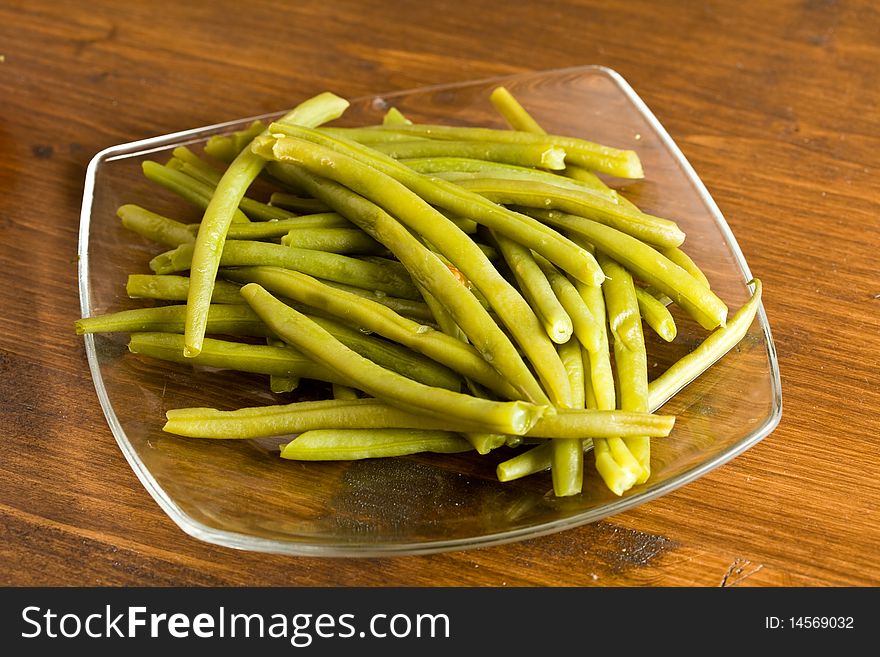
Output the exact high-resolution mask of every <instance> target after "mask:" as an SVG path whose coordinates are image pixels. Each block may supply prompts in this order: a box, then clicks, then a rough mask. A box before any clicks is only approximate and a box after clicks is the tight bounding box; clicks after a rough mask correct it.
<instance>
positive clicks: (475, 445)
mask: <svg viewBox="0 0 880 657" xmlns="http://www.w3.org/2000/svg"><path fill="white" fill-rule="evenodd" d="M462 437H463V438H464V440H465V441H467V443H468V445H469V446H470V447H471V448H472V449H474V450H476V452H477V454H482V455H486V454H488V453H489V452H491V451H492V450H493V449H498V448H499V447H503V446H504V445H506V444H507V436H506V435H504V434H503V433H485V432H484V433H477V432H474V431H468V432H465V433H463V434H462Z"/></svg>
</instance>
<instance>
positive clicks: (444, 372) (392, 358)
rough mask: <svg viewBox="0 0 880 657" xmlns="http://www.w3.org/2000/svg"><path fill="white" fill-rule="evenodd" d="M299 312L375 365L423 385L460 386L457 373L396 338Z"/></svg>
mask: <svg viewBox="0 0 880 657" xmlns="http://www.w3.org/2000/svg"><path fill="white" fill-rule="evenodd" d="M303 316H304V317H306V318H307V319H308V320H309V321H311V322H313V323H315V324H317V325H318V327H320V328H321V329H323V330H324V331H326V332H327V333H329V334H330V335H331V336H332V337H333V338H334V339H336V340H338V341H339V342H341V343H342V344H343V345H345V346H346V347H347V348H348V349H351V350H352V351H354V352H355V353H357V354H359V355H360V356H363V357H364V358H367V359H368V360H371V361H372V362H374V363H375V364H376V365H380V366H381V367H384V368H385V369H387V370H390V371H392V372H396V373H397V374H401V375H403V376H405V377H406V378H408V379H412V380H413V381H418V382H420V383H424V384H425V385H427V386H432V387H435V388H445V389H446V390H453V391H455V392H459V391H460V390H461V382H462V379H461V375H459V374H458V373H456V372H453V371H452V370H450V369H449V368H448V367H446V366H445V365H442V364H441V363H438V362H437V361H435V360H433V359H431V358H428V357H426V356H424V355H423V354H420V353H418V352H416V351H413V350H412V349H409V348H407V347H405V346H403V345H400V344H398V343H396V342H390V341H388V340H384V339H382V338H378V337H376V336H373V335H367V334H365V333H363V332H362V331H360V330H358V329H355V328H352V327H350V326H348V325H347V324H344V323H342V322H340V321H338V320H336V319H333V318H331V317H322V316H318V315H313V314H304V315H303Z"/></svg>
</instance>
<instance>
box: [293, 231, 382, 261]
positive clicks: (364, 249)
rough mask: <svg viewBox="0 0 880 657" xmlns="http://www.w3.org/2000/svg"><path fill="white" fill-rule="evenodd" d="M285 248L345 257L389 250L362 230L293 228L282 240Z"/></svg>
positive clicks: (374, 253)
mask: <svg viewBox="0 0 880 657" xmlns="http://www.w3.org/2000/svg"><path fill="white" fill-rule="evenodd" d="M281 243H282V244H283V245H284V246H295V247H296V248H298V249H314V250H315V251H327V252H329V253H341V254H344V255H353V254H373V255H379V254H382V253H385V252H386V251H387V249H385V247H384V246H382V245H381V244H379V243H378V242H377V241H376V240H374V239H373V238H372V237H370V236H369V235H367V234H366V233H365V232H364V231H362V230H361V229H360V228H355V227H352V228H291V229H290V230H289V231H288V232H287V235H285V236H284V237H282V238H281Z"/></svg>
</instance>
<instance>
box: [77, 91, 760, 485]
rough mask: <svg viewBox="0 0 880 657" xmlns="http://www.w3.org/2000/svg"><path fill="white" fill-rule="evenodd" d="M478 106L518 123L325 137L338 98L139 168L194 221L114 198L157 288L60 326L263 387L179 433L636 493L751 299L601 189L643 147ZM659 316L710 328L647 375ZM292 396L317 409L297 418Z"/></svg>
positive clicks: (504, 103) (180, 418) (128, 285)
mask: <svg viewBox="0 0 880 657" xmlns="http://www.w3.org/2000/svg"><path fill="white" fill-rule="evenodd" d="M489 101H490V102H491V103H492V105H493V106H494V107H495V109H496V110H497V111H498V112H499V114H500V115H501V117H503V118H504V119H505V120H506V121H507V123H508V124H509V126H510V129H496V128H488V127H485V128H463V127H458V126H454V125H420V124H418V123H413V122H412V121H410V120H409V119H408V118H406V117H405V116H404V115H403V114H402V113H401V112H400V111H399V110H397V109H396V108H392V109H391V110H389V111H388V113H387V114H386V115H385V117H384V119H383V121H382V124H381V125H371V126H361V127H358V128H338V127H329V126H325V125H324V124H325V123H328V122H330V121H332V120H334V119H336V118H338V117H340V116H341V115H342V114H343V112H344V111H345V109H346V108H347V107H348V102H347V101H345V100H344V99H342V98H339V97H338V96H335V95H334V94H331V93H323V94H320V95H318V96H315V97H314V98H310V99H308V100H306V101H305V102H304V103H302V104H301V105H299V106H298V107H296V108H295V109H294V110H292V111H291V112H290V113H288V114H287V115H286V116H284V117H283V118H282V119H280V120H279V121H276V122H275V123H272V124H271V125H268V126H266V125H265V124H263V123H260V122H255V123H254V124H253V125H251V126H250V127H249V128H247V129H246V130H242V131H239V132H236V133H233V134H229V135H217V136H214V137H211V138H210V139H209V140H208V141H207V143H206V144H205V145H204V148H203V149H201V151H200V150H199V149H198V148H196V147H192V148H190V147H178V148H175V149H174V151H173V153H172V154H171V157H170V159H168V160H167V161H165V162H158V161H153V160H148V161H145V162H143V172H144V175H145V176H146V178H147V179H148V180H150V181H152V182H154V183H156V184H157V185H158V186H159V187H161V188H162V189H164V190H166V192H170V193H172V194H174V195H176V196H178V197H179V198H180V199H182V200H183V201H186V202H188V203H190V204H192V205H194V206H195V207H196V208H198V209H199V210H200V211H201V212H202V217H201V220H200V221H199V222H197V223H187V222H183V221H180V220H179V219H177V218H174V217H166V216H163V215H160V214H157V213H156V212H153V211H151V210H149V209H147V208H145V207H142V206H141V205H136V204H133V203H127V204H125V205H122V206H121V207H120V208H119V209H118V212H117V214H118V216H119V218H120V220H121V223H122V226H123V227H125V228H126V229H128V230H129V231H131V232H132V233H135V234H136V235H138V236H139V237H140V238H143V239H146V240H149V241H151V242H153V243H155V244H156V245H157V247H156V253H155V256H154V257H153V258H152V260H150V262H149V263H148V264H149V267H150V269H151V270H152V272H153V273H152V274H143V273H132V274H131V275H129V276H128V279H127V281H125V282H124V284H125V290H126V292H127V294H128V296H129V297H131V298H133V299H143V300H144V301H143V303H144V307H141V308H137V309H133V310H125V311H119V312H113V313H108V314H104V315H97V316H92V317H84V318H81V319H79V320H77V321H76V322H75V330H76V332H77V333H78V334H85V333H126V334H128V335H129V340H130V342H129V350H130V352H131V353H133V354H137V357H139V358H152V359H161V360H165V361H169V362H174V363H184V364H191V365H193V366H207V367H211V368H217V369H227V370H235V371H240V372H248V373H250V374H251V375H255V374H256V375H262V376H265V377H266V378H267V385H268V387H269V389H270V390H271V392H272V393H274V394H275V395H276V396H277V398H278V403H277V404H275V405H270V406H261V407H252V408H240V409H238V410H234V411H218V410H215V409H212V408H184V409H169V410H168V411H167V414H166V415H167V417H166V419H167V422H166V424H165V426H164V430H165V431H166V432H168V433H171V434H175V435H178V436H183V437H188V438H196V439H215V440H216V439H254V438H265V437H276V438H278V439H279V455H280V457H281V458H283V459H292V460H300V461H315V460H340V459H343V460H353V459H362V458H380V457H381V458H386V457H400V456H405V455H409V454H414V453H417V452H433V453H438V454H448V453H457V452H473V453H474V454H476V455H478V456H476V457H475V458H484V459H486V463H487V464H488V465H487V467H489V468H491V469H492V470H494V473H495V476H496V477H497V479H498V480H499V481H510V480H513V479H518V478H520V477H524V476H528V475H534V474H537V473H541V472H546V471H548V470H549V471H550V479H549V481H550V482H551V485H552V488H553V491H554V493H555V494H556V495H557V496H569V495H578V494H582V491H583V482H584V479H585V478H587V477H591V476H597V477H599V478H601V480H602V481H603V482H604V483H605V485H607V487H608V489H610V490H611V491H613V492H614V493H615V494H617V495H623V494H624V493H625V492H626V491H628V490H630V489H631V488H633V487H634V486H638V485H641V484H644V483H646V482H648V481H649V480H650V476H651V458H652V457H651V452H652V450H651V446H652V441H653V440H654V439H667V440H674V435H673V436H672V437H671V438H670V437H669V436H670V434H671V433H672V431H673V427H674V424H675V418H674V417H673V416H670V415H662V414H657V410H658V409H659V408H660V406H661V405H663V404H664V403H665V402H666V401H667V400H668V399H669V398H670V397H672V396H673V395H674V394H676V393H677V392H678V391H679V390H681V389H682V388H684V387H685V386H687V385H688V384H689V383H690V382H691V381H693V380H694V379H696V378H697V377H699V376H700V375H701V374H702V373H703V372H704V371H705V370H706V369H708V368H709V367H710V366H712V364H713V363H715V362H716V361H717V360H719V359H720V358H722V357H723V356H724V354H726V353H727V352H728V351H730V350H731V349H732V348H733V347H734V346H735V345H736V344H738V343H739V341H740V340H742V338H743V337H744V336H745V334H746V332H747V331H748V329H749V326H750V325H751V324H752V321H753V320H754V317H755V314H756V312H757V309H758V307H759V305H760V298H761V283H760V281H758V280H754V281H751V282H750V284H751V285H752V286H753V293H752V296H751V298H750V300H749V301H748V302H746V303H745V304H744V305H743V306H742V307H741V308H739V309H738V310H737V312H736V313H735V314H733V315H732V317H731V318H730V319H729V320H728V308H727V306H726V304H725V303H724V302H723V301H722V300H721V299H720V298H719V297H718V295H717V294H716V293H715V292H714V291H713V290H712V289H711V288H710V282H709V279H708V278H707V276H706V275H705V274H704V273H703V272H702V271H701V270H700V268H699V267H698V266H697V264H696V263H694V261H693V260H692V259H691V258H690V257H689V256H688V255H687V254H686V252H685V250H684V249H683V248H682V245H683V244H684V243H685V238H686V235H685V233H684V232H683V231H682V230H681V229H680V228H679V226H678V225H677V224H676V223H675V221H674V220H673V219H672V218H667V217H657V216H654V215H652V214H649V213H646V212H643V211H642V210H640V209H639V208H638V207H636V206H635V204H633V203H632V202H631V201H630V200H629V199H627V198H625V196H624V195H623V193H621V192H620V191H618V190H615V189H613V188H611V187H609V186H608V185H607V184H606V183H605V182H604V180H603V176H614V177H622V178H641V177H643V175H644V171H643V169H642V163H641V161H640V160H639V157H638V155H637V153H635V152H634V151H631V150H623V149H618V148H613V147H611V146H606V145H602V144H597V143H594V142H590V141H587V140H584V139H580V138H576V137H573V136H565V135H552V134H547V133H546V132H545V131H544V130H543V129H542V128H541V126H540V125H539V124H538V123H537V121H535V119H534V118H533V117H532V116H531V115H530V114H529V113H528V112H527V111H526V109H525V108H523V107H522V106H521V105H520V104H519V103H518V101H517V100H516V99H515V98H514V97H513V95H512V94H510V92H509V91H508V90H506V89H504V88H503V87H499V88H498V89H495V90H494V91H493V93H492V94H491V96H490V98H489ZM258 178H259V179H260V181H261V183H260V187H258V186H256V185H252V184H253V183H254V182H255V181H256V180H257V179H258ZM685 248H686V247H685ZM670 304H674V305H675V306H676V307H677V308H678V310H680V311H681V312H683V313H684V314H685V315H687V316H689V317H690V318H691V319H693V320H694V321H696V322H697V323H698V324H699V325H700V326H702V327H703V328H704V329H705V330H706V331H707V335H706V338H705V339H704V340H703V341H702V342H701V343H700V344H699V345H698V346H697V347H696V348H695V349H693V350H691V351H690V353H688V355H686V356H685V357H683V358H682V359H680V360H679V361H678V362H676V363H674V364H673V365H672V366H670V367H669V368H668V369H667V370H666V371H665V372H663V373H662V374H660V375H659V376H657V377H655V378H654V380H651V381H649V377H648V366H647V363H648V353H647V347H646V339H645V331H646V330H651V331H653V332H654V333H656V334H657V335H658V336H659V337H660V338H661V339H662V340H664V341H666V342H673V341H675V340H676V337H677V327H676V320H675V315H674V313H673V312H672V311H671V310H670V308H668V307H667V306H669V305H670ZM303 381H312V382H314V385H313V386H312V387H311V389H312V391H314V390H315V389H317V390H324V391H325V393H326V399H325V400H322V401H300V398H301V397H299V396H298V391H299V390H300V388H301V387H302V386H303ZM312 394H313V392H312ZM486 455H489V456H486ZM585 455H587V456H585ZM438 458H439V457H438ZM588 462H589V463H591V464H592V466H593V467H592V468H588V467H585V465H586V464H587V463H588Z"/></svg>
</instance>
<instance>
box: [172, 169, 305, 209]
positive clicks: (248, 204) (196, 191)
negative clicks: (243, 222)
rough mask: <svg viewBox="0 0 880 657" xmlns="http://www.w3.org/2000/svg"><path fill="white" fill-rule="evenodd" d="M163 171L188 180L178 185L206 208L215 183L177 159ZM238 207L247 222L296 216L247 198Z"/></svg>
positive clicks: (243, 198) (181, 180) (201, 172)
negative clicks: (174, 173) (171, 172)
mask: <svg viewBox="0 0 880 657" xmlns="http://www.w3.org/2000/svg"><path fill="white" fill-rule="evenodd" d="M165 169H166V170H169V171H174V172H176V174H183V175H184V176H186V177H187V178H189V180H183V179H182V178H181V179H180V181H179V184H180V185H181V187H182V188H183V189H185V191H187V192H188V193H190V194H193V195H194V198H196V199H198V202H197V205H199V207H201V206H207V204H208V202H209V201H210V199H211V196H213V194H214V189H215V187H216V182H211V180H210V179H209V178H208V177H207V176H206V175H205V173H204V171H201V170H199V169H196V168H195V167H193V166H192V165H190V164H189V163H188V162H181V161H180V160H178V159H177V158H172V159H171V160H170V161H169V162H168V164H166V165H165ZM166 180H167V176H166ZM238 207H239V209H240V210H241V211H242V212H243V213H244V214H245V216H247V217H248V219H249V220H250V219H253V220H254V221H284V220H285V219H291V218H292V217H295V216H296V215H295V214H293V213H292V212H289V211H288V210H286V209H284V208H279V207H274V206H272V205H268V204H266V203H263V202H261V201H257V200H255V199H252V198H250V197H248V196H244V197H242V199H241V202H240V203H239V204H238ZM317 209H320V208H317Z"/></svg>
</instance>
